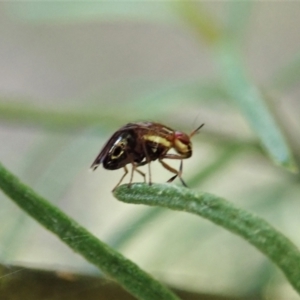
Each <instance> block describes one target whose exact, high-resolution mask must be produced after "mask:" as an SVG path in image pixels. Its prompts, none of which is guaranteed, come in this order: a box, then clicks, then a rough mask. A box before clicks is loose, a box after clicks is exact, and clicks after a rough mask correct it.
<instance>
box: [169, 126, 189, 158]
mask: <svg viewBox="0 0 300 300" xmlns="http://www.w3.org/2000/svg"><path fill="white" fill-rule="evenodd" d="M173 146H174V149H175V150H176V151H177V152H178V153H179V154H181V155H183V156H185V157H186V158H187V157H190V156H192V142H191V139H190V137H189V136H188V135H187V134H185V133H183V132H180V131H175V133H174V145H173Z"/></svg>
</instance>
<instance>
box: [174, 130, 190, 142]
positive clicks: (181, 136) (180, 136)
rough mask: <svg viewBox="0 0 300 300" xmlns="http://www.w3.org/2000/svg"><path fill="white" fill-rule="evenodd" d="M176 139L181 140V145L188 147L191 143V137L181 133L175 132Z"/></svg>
mask: <svg viewBox="0 0 300 300" xmlns="http://www.w3.org/2000/svg"><path fill="white" fill-rule="evenodd" d="M175 139H177V140H179V141H180V142H181V143H183V144H186V145H188V144H189V143H190V138H189V136H188V135H186V134H185V133H183V132H180V131H175Z"/></svg>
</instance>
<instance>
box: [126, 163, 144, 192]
mask: <svg viewBox="0 0 300 300" xmlns="http://www.w3.org/2000/svg"><path fill="white" fill-rule="evenodd" d="M134 171H136V172H138V173H139V174H140V175H142V176H143V178H144V183H146V174H145V173H143V172H142V171H140V170H139V169H138V168H137V165H136V164H135V163H132V169H131V176H130V181H129V183H128V187H130V186H131V183H132V179H133V172H134Z"/></svg>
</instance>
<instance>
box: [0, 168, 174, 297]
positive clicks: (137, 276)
mask: <svg viewBox="0 0 300 300" xmlns="http://www.w3.org/2000/svg"><path fill="white" fill-rule="evenodd" d="M0 188H1V189H2V190H3V192H4V193H5V194H6V195H7V196H9V197H10V198H11V199H12V200H13V201H14V202H15V203H16V204H17V205H18V206H19V207H20V208H22V209H23V210H24V211H25V212H27V213H28V214H29V215H30V216H32V217H33V218H34V219H35V220H36V221H38V222H39V223H40V224H41V225H43V226H44V227H45V228H47V229H48V230H50V231H52V232H53V233H54V234H56V235H57V236H58V237H59V238H60V239H61V240H62V241H63V242H64V243H66V244H67V245H68V246H69V247H71V248H72V249H73V250H74V251H76V252H78V253H80V254H81V255H82V256H84V257H85V258H86V259H87V260H88V261H89V262H91V263H92V264H94V265H95V266H97V267H99V268H100V269H101V270H102V271H103V272H104V273H106V274H107V275H108V276H110V277H112V278H114V279H115V280H116V281H117V282H118V283H119V284H120V285H122V286H123V287H124V288H125V289H126V290H128V291H129V292H130V293H131V294H132V295H134V296H136V297H137V298H138V299H145V300H153V299H162V300H163V299H166V300H176V299H177V300H178V298H177V297H176V296H175V295H174V294H173V293H172V292H171V291H169V290H168V289H167V288H165V287H164V286H163V285H161V284H160V283H159V282H158V281H156V280H154V279H153V278H152V277H151V276H150V275H148V274H147V273H145V272H144V271H142V270H141V269H140V268H139V267H138V266H137V265H135V264H134V263H133V262H131V261H129V260H128V259H126V258H125V257H123V256H122V255H121V254H120V253H118V252H116V251H114V250H113V249H112V248H110V247H109V246H108V245H106V244H104V243H103V242H101V241H100V240H99V239H97V238H96V237H95V236H93V235H92V234H91V233H89V232H88V231H87V230H86V229H84V228H83V227H81V226H80V225H79V224H78V223H76V222H75V221H74V220H72V219H71V218H69V217H68V216H66V215H65V214H64V213H63V212H62V211H60V210H59V209H58V208H57V207H55V206H53V205H52V204H51V203H49V202H48V201H47V200H45V199H43V198H42V197H41V196H39V195H38V194H36V193H35V192H34V191H33V190H32V189H30V188H29V187H27V186H26V185H24V184H23V183H21V182H20V181H19V180H18V178H16V177H15V176H14V175H13V174H11V173H10V172H9V171H8V170H7V169H5V168H4V167H3V165H1V164H0ZM79 236H80V237H82V239H81V242H80V243H78V237H79Z"/></svg>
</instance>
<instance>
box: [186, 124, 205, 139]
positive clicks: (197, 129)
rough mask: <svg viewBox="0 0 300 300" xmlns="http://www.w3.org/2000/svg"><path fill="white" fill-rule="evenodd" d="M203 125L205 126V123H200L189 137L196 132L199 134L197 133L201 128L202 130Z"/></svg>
mask: <svg viewBox="0 0 300 300" xmlns="http://www.w3.org/2000/svg"><path fill="white" fill-rule="evenodd" d="M203 126H204V123H203V124H201V125H200V126H199V127H198V128H196V129H195V130H193V131H192V132H191V133H190V135H189V137H190V138H191V137H192V136H194V135H195V134H197V133H198V132H199V130H200V129H201V128H202V127H203Z"/></svg>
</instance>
